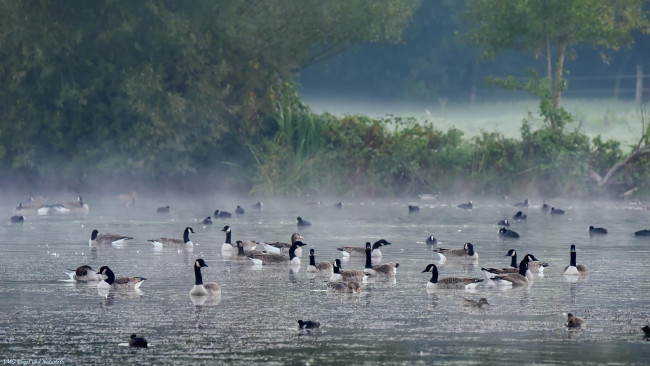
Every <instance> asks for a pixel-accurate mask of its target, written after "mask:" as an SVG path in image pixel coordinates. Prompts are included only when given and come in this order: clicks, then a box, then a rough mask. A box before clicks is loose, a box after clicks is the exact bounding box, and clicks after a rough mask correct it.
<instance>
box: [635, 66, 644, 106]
mask: <svg viewBox="0 0 650 366" xmlns="http://www.w3.org/2000/svg"><path fill="white" fill-rule="evenodd" d="M634 100H635V101H636V104H641V103H642V102H643V64H641V63H637V64H636V95H635V98H634Z"/></svg>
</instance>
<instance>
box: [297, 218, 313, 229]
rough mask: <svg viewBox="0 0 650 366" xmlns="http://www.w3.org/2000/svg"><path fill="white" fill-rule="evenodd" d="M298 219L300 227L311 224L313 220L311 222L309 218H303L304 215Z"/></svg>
mask: <svg viewBox="0 0 650 366" xmlns="http://www.w3.org/2000/svg"><path fill="white" fill-rule="evenodd" d="M296 220H298V223H297V224H296V225H298V227H305V226H311V222H309V221H307V220H303V219H302V217H300V216H298V217H297V218H296Z"/></svg>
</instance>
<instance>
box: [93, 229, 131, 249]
mask: <svg viewBox="0 0 650 366" xmlns="http://www.w3.org/2000/svg"><path fill="white" fill-rule="evenodd" d="M131 239H133V238H132V237H130V236H126V235H120V234H111V233H106V234H100V233H99V230H97V229H95V230H93V232H92V233H90V239H89V240H88V245H102V244H113V245H121V244H124V242H125V241H127V240H131Z"/></svg>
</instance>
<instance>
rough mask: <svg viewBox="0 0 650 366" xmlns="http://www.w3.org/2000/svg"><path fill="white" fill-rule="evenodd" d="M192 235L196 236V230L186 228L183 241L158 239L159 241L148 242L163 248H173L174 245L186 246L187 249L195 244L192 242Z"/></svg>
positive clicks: (151, 240)
mask: <svg viewBox="0 0 650 366" xmlns="http://www.w3.org/2000/svg"><path fill="white" fill-rule="evenodd" d="M190 233H191V234H194V229H192V228H191V227H189V226H188V227H186V228H185V230H183V240H181V239H176V238H158V239H149V240H148V241H150V242H151V244H153V245H154V246H156V247H163V246H165V247H166V246H172V245H183V244H184V245H185V246H186V247H189V246H193V245H194V243H192V241H191V240H190Z"/></svg>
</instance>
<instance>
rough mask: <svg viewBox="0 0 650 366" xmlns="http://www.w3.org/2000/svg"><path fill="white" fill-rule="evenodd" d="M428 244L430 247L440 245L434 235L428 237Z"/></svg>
mask: <svg viewBox="0 0 650 366" xmlns="http://www.w3.org/2000/svg"><path fill="white" fill-rule="evenodd" d="M426 243H427V244H429V245H436V244H438V239H436V238H435V237H434V236H433V235H429V236H428V237H427V240H426Z"/></svg>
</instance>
